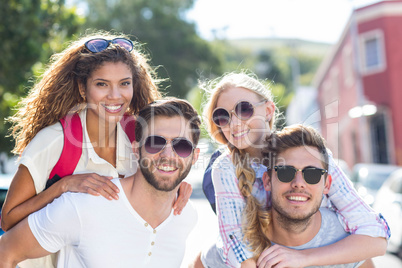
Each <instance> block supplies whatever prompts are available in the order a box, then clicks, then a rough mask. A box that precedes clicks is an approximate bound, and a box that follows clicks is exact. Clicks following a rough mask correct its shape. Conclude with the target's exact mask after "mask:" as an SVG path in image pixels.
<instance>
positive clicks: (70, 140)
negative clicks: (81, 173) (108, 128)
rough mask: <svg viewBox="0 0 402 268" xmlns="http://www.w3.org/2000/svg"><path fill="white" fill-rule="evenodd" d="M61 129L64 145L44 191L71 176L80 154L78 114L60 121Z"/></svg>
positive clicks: (80, 133) (70, 115)
mask: <svg viewBox="0 0 402 268" xmlns="http://www.w3.org/2000/svg"><path fill="white" fill-rule="evenodd" d="M60 123H61V126H62V127H63V134H64V145H63V151H62V152H61V155H60V158H59V161H57V163H56V165H55V166H54V167H53V169H52V171H51V172H50V176H49V180H48V181H47V183H46V189H47V188H49V187H50V186H51V185H52V184H53V183H55V182H57V181H58V180H60V179H61V178H63V177H65V176H68V175H71V174H73V172H74V170H75V168H76V166H77V164H78V161H79V160H80V158H81V154H82V125H81V119H80V116H79V115H78V113H74V114H68V115H66V116H65V117H63V118H62V119H60Z"/></svg>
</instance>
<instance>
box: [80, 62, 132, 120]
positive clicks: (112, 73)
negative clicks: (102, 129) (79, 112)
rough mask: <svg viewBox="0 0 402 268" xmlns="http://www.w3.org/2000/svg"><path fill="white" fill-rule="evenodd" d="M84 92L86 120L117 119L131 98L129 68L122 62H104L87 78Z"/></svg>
mask: <svg viewBox="0 0 402 268" xmlns="http://www.w3.org/2000/svg"><path fill="white" fill-rule="evenodd" d="M80 91H81V94H83V92H82V90H80ZM84 94H85V96H86V100H87V107H88V111H87V119H88V121H89V120H96V121H102V122H113V123H115V122H117V121H119V120H120V119H121V117H122V116H123V114H124V113H125V112H126V110H127V108H128V107H129V105H130V102H131V99H132V98H133V78H132V73H131V70H130V69H129V67H128V65H126V64H124V63H122V62H116V63H114V62H105V63H104V64H103V65H101V67H99V68H98V69H96V70H95V71H93V72H92V74H91V76H90V77H89V78H88V80H87V84H86V90H85V93H84Z"/></svg>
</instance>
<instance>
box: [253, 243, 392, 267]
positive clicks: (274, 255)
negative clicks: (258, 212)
mask: <svg viewBox="0 0 402 268" xmlns="http://www.w3.org/2000/svg"><path fill="white" fill-rule="evenodd" d="M386 244H387V242H386V240H385V238H374V237H370V236H365V235H350V236H348V237H346V238H344V239H342V240H340V241H338V242H336V243H334V244H331V245H328V246H324V247H319V248H310V249H303V250H297V249H290V248H287V247H284V246H280V245H273V246H272V247H270V248H267V249H265V250H264V251H263V253H261V255H260V257H259V258H258V261H257V265H258V267H277V266H275V265H278V264H280V267H295V268H297V267H306V266H313V265H314V266H320V265H337V264H345V263H357V262H360V261H364V260H366V259H368V260H367V261H366V262H364V266H362V267H372V261H371V259H370V258H367V256H375V255H376V253H377V252H378V251H380V250H382V249H383V248H384V245H385V247H386ZM363 245H365V246H363ZM353 247H354V248H356V247H363V248H362V250H358V251H356V252H354V251H353V250H351V248H353ZM365 251H366V252H365ZM382 254H385V250H384V251H383V253H382Z"/></svg>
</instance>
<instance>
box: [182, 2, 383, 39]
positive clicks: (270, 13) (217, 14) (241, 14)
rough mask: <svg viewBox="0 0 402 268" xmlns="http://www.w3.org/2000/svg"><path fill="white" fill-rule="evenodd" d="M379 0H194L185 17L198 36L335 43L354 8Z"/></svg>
mask: <svg viewBox="0 0 402 268" xmlns="http://www.w3.org/2000/svg"><path fill="white" fill-rule="evenodd" d="M374 2H379V1H378V0H195V4H194V7H193V9H191V10H189V11H188V13H187V14H186V17H187V19H188V20H189V21H193V22H195V23H196V26H197V31H198V33H199V34H200V35H201V37H203V38H205V39H207V40H211V39H213V36H214V34H213V33H212V32H213V31H215V34H216V36H217V37H221V38H223V37H224V38H227V39H237V38H270V37H278V38H299V39H305V40H311V41H318V42H324V43H331V44H333V43H336V42H337V41H338V39H339V37H340V36H341V34H342V31H343V29H344V27H345V26H346V24H347V22H348V19H349V17H350V15H351V13H352V11H353V9H354V8H358V7H362V6H365V5H368V4H371V3H374Z"/></svg>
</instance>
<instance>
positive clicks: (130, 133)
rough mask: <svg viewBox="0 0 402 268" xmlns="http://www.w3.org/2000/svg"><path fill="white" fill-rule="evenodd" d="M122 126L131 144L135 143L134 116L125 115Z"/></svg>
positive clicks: (121, 122)
mask: <svg viewBox="0 0 402 268" xmlns="http://www.w3.org/2000/svg"><path fill="white" fill-rule="evenodd" d="M120 125H121V127H122V128H123V130H124V132H126V135H127V137H128V139H129V140H130V142H131V143H133V141H135V118H134V116H133V115H130V114H124V115H123V118H122V119H121V120H120Z"/></svg>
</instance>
